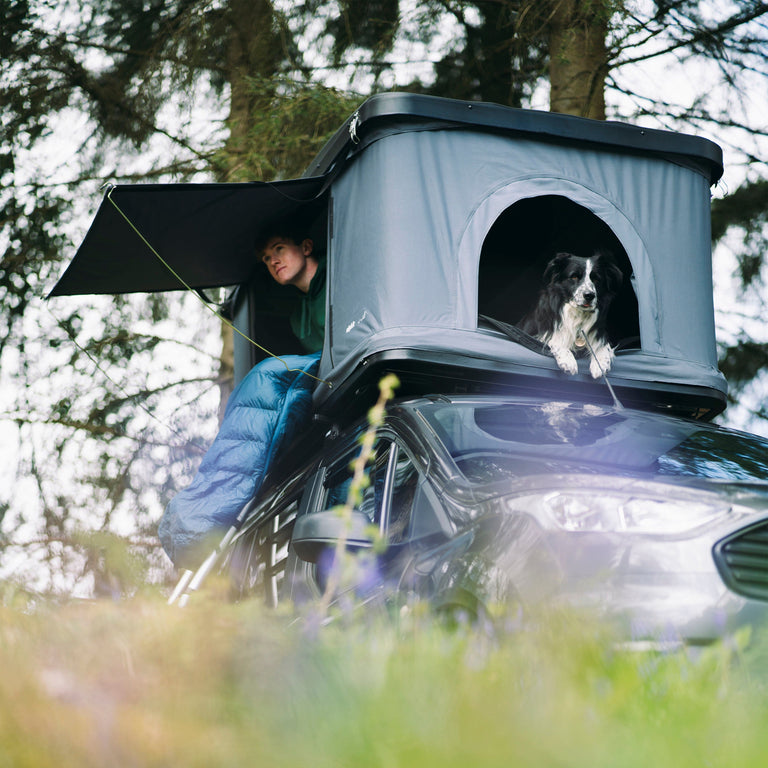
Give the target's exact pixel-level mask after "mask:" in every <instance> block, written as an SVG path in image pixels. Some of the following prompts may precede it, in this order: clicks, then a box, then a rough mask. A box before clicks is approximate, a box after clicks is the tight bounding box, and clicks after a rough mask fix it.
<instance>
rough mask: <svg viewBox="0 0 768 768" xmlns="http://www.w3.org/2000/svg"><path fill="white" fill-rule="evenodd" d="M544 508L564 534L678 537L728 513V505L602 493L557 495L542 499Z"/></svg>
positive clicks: (551, 494) (558, 493) (561, 492)
mask: <svg viewBox="0 0 768 768" xmlns="http://www.w3.org/2000/svg"><path fill="white" fill-rule="evenodd" d="M543 504H544V508H545V509H546V510H547V512H548V513H549V515H550V516H551V518H552V519H553V520H554V522H555V523H556V524H557V525H558V527H560V528H562V529H563V530H566V531H617V532H619V531H626V532H633V533H648V534H654V533H655V534H680V533H687V532H688V531H692V530H695V529H696V528H700V527H702V526H704V525H707V524H709V523H712V522H713V521H715V520H717V519H719V518H722V517H725V516H727V515H728V514H729V513H730V512H731V506H730V505H729V504H722V503H716V502H715V503H710V502H703V501H698V500H693V499H664V498H653V497H648V498H644V497H639V496H631V495H628V494H611V493H608V494H605V493H602V492H591V493H590V492H571V491H556V492H553V493H550V494H548V495H547V496H545V497H544V499H543Z"/></svg>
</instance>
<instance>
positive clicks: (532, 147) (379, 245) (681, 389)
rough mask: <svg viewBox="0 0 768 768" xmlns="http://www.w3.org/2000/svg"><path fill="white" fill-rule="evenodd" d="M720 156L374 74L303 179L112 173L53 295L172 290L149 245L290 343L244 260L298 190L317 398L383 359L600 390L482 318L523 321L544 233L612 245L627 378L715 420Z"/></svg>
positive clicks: (617, 127)
mask: <svg viewBox="0 0 768 768" xmlns="http://www.w3.org/2000/svg"><path fill="white" fill-rule="evenodd" d="M721 173H722V153H721V151H720V148H719V147H717V146H716V145H715V144H713V143H712V142H709V141H707V140H705V139H702V138H698V137H694V136H685V135H682V134H677V133H670V132H666V131H653V130H649V129H645V128H639V127H635V126H631V125H626V124H621V123H612V122H602V121H592V120H586V119H582V118H576V117H571V116H566V115H558V114H553V113H548V112H535V111H531V110H519V109H511V108H507V107H502V106H498V105H494V104H483V103H478V102H462V101H455V100H449V99H440V98H436V97H429V96H422V95H413V94H400V93H391V94H381V95H377V96H374V97H372V98H371V99H369V100H367V101H366V102H365V103H364V104H363V105H362V106H361V107H360V109H359V110H358V111H357V112H356V113H355V114H354V115H352V116H351V117H350V118H349V119H348V120H347V121H346V123H345V124H344V125H343V126H342V127H341V128H340V129H339V131H338V132H337V134H336V135H335V136H334V137H333V138H332V139H331V140H330V141H329V142H328V144H327V145H326V147H325V148H324V149H323V150H322V151H321V152H320V154H319V155H318V156H317V158H316V159H315V160H314V161H313V163H311V165H310V167H309V168H308V170H307V173H306V175H305V177H303V178H302V179H296V180H291V181H283V182H276V183H274V184H263V183H253V184H151V185H128V186H118V187H115V188H113V189H112V190H111V191H110V192H108V194H107V196H105V199H104V201H103V202H102V205H101V207H100V208H99V211H98V213H97V215H96V218H95V220H94V222H93V224H92V226H91V229H90V230H89V232H88V234H87V235H86V237H85V239H84V241H83V243H82V245H81V246H80V248H79V250H78V252H77V254H76V256H75V258H74V260H73V262H72V264H71V265H70V266H69V268H68V269H67V270H66V272H65V273H64V275H63V276H62V278H61V280H60V281H59V283H58V284H57V285H56V287H55V288H54V290H53V291H52V294H51V295H53V296H57V295H66V294H74V293H125V292H131V291H154V290H173V289H176V288H180V287H181V286H180V285H179V280H178V278H177V277H175V276H174V275H173V274H172V273H171V272H170V270H169V269H168V268H167V267H166V266H165V265H164V264H163V263H162V262H161V261H160V259H158V258H157V255H156V254H155V253H154V252H153V251H156V252H157V254H159V255H160V256H162V258H163V260H165V261H166V262H167V263H168V264H169V265H170V266H171V267H172V268H173V270H174V271H176V272H177V273H178V275H179V276H180V277H182V278H183V280H184V281H185V282H186V283H187V284H188V285H189V286H191V287H193V288H206V287H212V286H223V285H234V284H238V285H239V288H238V291H237V294H236V296H235V297H234V298H233V300H232V302H231V303H232V308H233V314H234V318H235V323H236V325H237V327H238V328H239V329H240V330H241V331H243V332H244V333H246V334H247V335H248V336H250V337H251V338H253V339H255V340H256V341H258V342H259V343H260V344H263V345H264V346H265V347H266V348H267V349H270V350H272V351H274V352H275V353H278V354H289V353H292V352H297V351H298V349H297V348H296V347H295V346H293V345H294V344H295V340H292V338H291V336H292V335H291V334H290V331H289V330H287V325H283V326H281V325H280V323H281V321H279V320H277V319H276V316H275V311H276V308H277V307H279V305H280V302H281V301H282V300H283V299H284V298H285V296H283V295H281V290H282V289H281V288H280V286H276V284H274V283H273V282H272V281H271V280H270V279H269V278H268V276H267V274H266V271H264V270H263V269H262V268H260V267H258V266H257V265H256V264H255V263H254V262H255V259H254V254H253V239H254V236H255V233H256V232H257V231H258V230H259V229H260V228H261V226H262V224H264V223H265V222H267V221H269V220H273V219H275V218H284V217H285V216H286V214H291V213H296V214H297V215H298V214H299V213H301V214H302V215H305V214H306V213H307V209H309V212H310V213H311V215H312V216H313V217H314V221H315V231H314V239H315V243H316V247H317V246H318V245H319V246H320V247H323V246H324V247H325V249H326V251H327V256H328V298H327V302H328V310H327V326H326V337H325V345H324V348H323V354H322V358H321V363H320V371H319V376H320V377H321V378H322V379H323V383H321V384H320V385H319V386H318V387H317V389H316V391H315V394H314V406H315V409H316V410H317V411H320V412H321V413H325V414H327V415H329V416H332V417H334V416H335V414H337V413H340V412H346V411H347V410H348V409H350V407H351V406H354V404H355V403H358V404H360V405H362V404H363V403H364V402H365V401H367V399H368V395H369V394H370V393H371V392H374V393H375V390H376V385H377V382H378V378H379V377H380V375H381V374H383V373H385V372H386V371H395V372H396V373H398V374H399V375H400V377H401V379H402V380H403V382H404V383H403V387H402V389H401V390H400V391H401V393H405V392H407V391H414V392H415V391H417V390H420V391H425V392H426V391H431V392H438V393H439V392H449V391H453V392H456V391H472V390H473V388H475V387H477V388H483V389H488V388H493V389H505V388H512V389H516V390H523V391H526V390H527V391H533V392H537V393H541V392H544V391H547V392H549V393H552V394H553V395H555V396H557V395H558V394H562V396H564V397H568V396H570V395H573V394H574V393H576V392H580V393H583V394H585V395H587V396H589V397H594V398H596V399H600V398H607V397H608V395H607V394H606V389H607V388H606V387H605V385H604V384H602V383H600V382H595V381H593V380H592V379H591V377H590V376H589V374H588V373H587V368H586V361H583V362H582V363H580V365H581V366H583V367H582V368H580V371H581V373H580V374H579V375H577V376H569V375H567V374H564V373H562V372H561V371H560V370H559V369H558V368H557V366H556V364H555V362H554V360H553V359H552V358H551V357H549V356H547V355H546V354H541V353H539V352H537V351H535V350H534V349H531V348H530V347H529V346H526V345H525V344H520V343H516V342H515V341H512V340H510V338H509V336H507V335H505V334H504V333H502V332H501V331H500V330H498V328H499V326H498V324H497V325H494V323H493V322H491V323H490V324H489V322H488V320H486V319H483V318H488V319H489V320H490V321H494V322H498V321H501V323H502V324H503V323H507V324H510V323H514V322H516V320H518V319H519V318H520V317H521V316H522V315H523V314H524V312H525V310H526V309H528V307H529V306H530V303H531V302H532V301H533V299H534V297H535V294H536V292H537V289H538V285H539V280H540V275H541V273H542V271H543V267H544V263H545V262H546V260H547V258H548V257H549V255H551V253H552V251H553V249H555V248H558V249H565V250H572V251H573V252H576V253H579V252H584V251H587V250H590V249H592V248H593V247H595V246H598V247H606V248H608V249H610V250H611V251H613V253H614V255H615V256H616V260H617V262H618V264H619V265H620V267H621V268H622V271H623V272H624V275H625V281H624V287H623V290H622V293H621V294H620V295H619V296H618V297H617V299H616V300H615V301H614V304H613V305H612V308H611V313H610V316H609V331H610V333H611V338H612V342H613V343H614V344H615V345H617V347H618V352H617V358H616V360H615V362H614V365H613V368H612V369H611V375H610V380H611V381H612V382H613V386H614V387H615V389H616V392H617V394H618V395H619V397H620V399H621V400H622V401H623V402H625V404H627V405H630V404H632V405H638V406H641V407H653V408H664V409H674V410H677V411H680V412H683V413H686V414H689V415H695V416H699V417H707V418H708V417H711V416H713V415H714V414H716V413H718V412H719V411H721V410H722V408H723V407H724V404H725V393H726V383H725V380H724V378H723V376H722V375H721V374H720V372H719V371H718V369H717V357H716V348H715V332H714V308H713V299H712V274H711V250H710V248H711V246H710V228H709V215H710V193H709V190H710V186H711V185H712V184H713V183H715V182H716V181H717V179H718V178H719V177H720V175H721ZM118 208H119V210H118ZM138 233H140V235H141V236H140V235H139V234H138ZM148 244H149V245H151V248H150V247H149V245H148ZM278 289H280V290H278ZM235 357H236V359H235V368H236V372H235V375H236V378H237V379H238V380H239V379H241V378H242V377H243V376H244V375H245V373H246V372H247V371H248V370H249V368H250V367H251V366H252V365H253V364H254V363H255V362H257V361H258V359H259V357H260V353H259V351H258V350H257V349H255V348H254V347H253V346H251V345H249V344H248V343H247V342H246V341H245V340H243V339H241V338H239V337H236V348H235ZM354 409H355V408H353V410H354Z"/></svg>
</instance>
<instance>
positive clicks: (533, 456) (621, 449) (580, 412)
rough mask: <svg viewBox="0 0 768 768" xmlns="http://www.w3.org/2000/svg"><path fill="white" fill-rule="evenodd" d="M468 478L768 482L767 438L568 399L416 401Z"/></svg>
mask: <svg viewBox="0 0 768 768" xmlns="http://www.w3.org/2000/svg"><path fill="white" fill-rule="evenodd" d="M419 410H420V412H421V413H422V415H423V416H424V417H425V418H426V419H427V421H428V422H429V423H430V425H431V426H432V428H433V429H434V430H435V432H436V433H437V434H438V436H439V437H440V439H441V441H442V442H443V443H444V445H445V447H446V448H447V449H448V451H449V452H450V454H451V456H452V457H453V459H454V461H455V462H456V464H457V466H458V467H459V469H460V470H461V472H462V473H463V474H464V476H465V477H466V478H467V479H468V480H470V481H472V482H481V483H484V482H494V481H496V480H501V479H505V478H509V477H510V476H521V475H530V474H538V473H549V472H552V473H555V472H585V473H606V472H608V473H611V474H619V475H627V476H634V477H638V476H639V477H646V478H654V477H655V478H659V479H662V478H663V477H670V476H676V477H681V476H682V477H693V478H702V479H708V480H717V481H721V482H758V483H768V441H766V440H763V439H762V438H759V437H757V436H755V435H748V434H743V433H738V432H732V431H729V430H726V429H721V428H718V427H714V426H711V425H708V424H701V423H697V422H690V421H684V420H680V419H675V418H671V417H664V416H660V415H658V414H651V413H639V412H633V411H617V410H615V409H613V408H609V407H602V406H595V405H580V404H572V403H557V402H554V403H543V404H542V403H504V404H499V403H498V402H494V403H490V404H489V403H478V402H477V401H470V402H453V403H451V404H443V403H430V404H426V405H423V406H420V408H419Z"/></svg>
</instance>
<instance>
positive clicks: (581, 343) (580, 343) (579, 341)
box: [574, 336, 587, 349]
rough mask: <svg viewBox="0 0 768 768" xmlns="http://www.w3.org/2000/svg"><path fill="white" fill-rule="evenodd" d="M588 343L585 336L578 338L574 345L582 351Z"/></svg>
mask: <svg viewBox="0 0 768 768" xmlns="http://www.w3.org/2000/svg"><path fill="white" fill-rule="evenodd" d="M586 343H587V340H586V339H585V338H584V337H583V336H577V337H576V341H575V342H574V344H575V345H576V346H577V347H578V348H579V349H581V348H582V347H583V346H584V345H585V344H586Z"/></svg>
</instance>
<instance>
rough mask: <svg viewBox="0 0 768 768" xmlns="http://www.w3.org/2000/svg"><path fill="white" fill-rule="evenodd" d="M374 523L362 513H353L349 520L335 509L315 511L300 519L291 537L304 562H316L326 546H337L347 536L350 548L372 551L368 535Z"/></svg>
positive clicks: (348, 547) (357, 511)
mask: <svg viewBox="0 0 768 768" xmlns="http://www.w3.org/2000/svg"><path fill="white" fill-rule="evenodd" d="M370 526H371V521H370V520H369V519H368V518H367V517H366V516H365V515H364V514H363V513H362V512H360V511H359V510H357V509H354V510H352V515H351V517H350V518H349V520H344V518H343V517H342V516H341V515H340V514H339V512H338V511H337V510H335V509H324V510H323V511H322V512H311V513H309V514H307V515H302V516H301V517H299V518H298V519H297V520H296V524H295V525H294V527H293V535H292V536H291V546H292V547H293V550H294V552H296V554H297V556H298V557H300V558H301V559H302V560H305V561H306V562H308V563H316V562H317V560H318V558H319V557H320V553H321V552H322V551H323V550H324V549H325V548H326V547H335V546H336V542H337V541H338V540H339V539H340V538H341V537H342V536H344V535H346V539H347V549H353V550H354V549H370V548H371V547H372V546H373V539H372V538H371V536H370V535H369V533H368V529H369V528H370Z"/></svg>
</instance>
